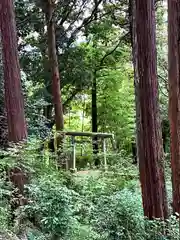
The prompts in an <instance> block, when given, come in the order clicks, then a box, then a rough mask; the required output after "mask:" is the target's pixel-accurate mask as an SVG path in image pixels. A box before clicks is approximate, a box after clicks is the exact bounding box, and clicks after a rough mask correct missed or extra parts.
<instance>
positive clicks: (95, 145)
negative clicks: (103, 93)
mask: <svg viewBox="0 0 180 240" xmlns="http://www.w3.org/2000/svg"><path fill="white" fill-rule="evenodd" d="M94 6H95V9H97V7H98V2H97V0H94ZM97 19H98V16H97V11H96V12H95V22H96V21H97ZM93 46H94V48H96V43H94V44H93ZM95 61H96V59H95ZM91 97H92V107H91V108H92V110H91V111H92V132H97V131H98V124H97V82H96V70H95V71H94V73H93V79H92V91H91ZM92 140H93V144H92V147H93V155H94V164H95V166H98V165H100V160H99V158H98V156H97V154H98V138H97V137H93V138H92Z"/></svg>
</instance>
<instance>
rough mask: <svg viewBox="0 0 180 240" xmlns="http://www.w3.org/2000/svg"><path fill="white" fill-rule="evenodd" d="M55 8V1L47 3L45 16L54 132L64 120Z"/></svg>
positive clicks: (61, 125)
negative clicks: (54, 124)
mask: <svg viewBox="0 0 180 240" xmlns="http://www.w3.org/2000/svg"><path fill="white" fill-rule="evenodd" d="M55 8H56V5H55V1H47V5H46V9H45V15H46V23H47V39H48V56H49V63H50V68H51V77H52V85H51V87H52V98H53V103H54V111H55V123H56V130H57V131H60V130H63V128H64V118H63V106H62V99H61V88H60V75H59V65H58V58H57V52H56V35H55V23H54V11H55Z"/></svg>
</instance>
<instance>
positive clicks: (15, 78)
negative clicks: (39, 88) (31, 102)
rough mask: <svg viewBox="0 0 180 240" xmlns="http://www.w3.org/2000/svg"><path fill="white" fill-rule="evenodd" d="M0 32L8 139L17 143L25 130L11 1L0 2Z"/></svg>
mask: <svg viewBox="0 0 180 240" xmlns="http://www.w3.org/2000/svg"><path fill="white" fill-rule="evenodd" d="M0 30H1V38H2V48H3V50H2V53H3V54H2V55H3V69H4V87H5V107H6V112H7V122H8V138H9V141H11V142H19V141H22V140H24V139H26V137H27V128H26V121H25V114H24V101H23V94H22V87H21V76H20V66H19V59H18V50H17V35H16V24H15V13H14V5H13V1H12V0H6V1H3V0H1V1H0Z"/></svg>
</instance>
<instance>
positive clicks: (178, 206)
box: [168, 0, 180, 213]
mask: <svg viewBox="0 0 180 240" xmlns="http://www.w3.org/2000/svg"><path fill="white" fill-rule="evenodd" d="M179 24H180V2H179V1H177V0H176V1H171V0H168V37H169V38H168V46H169V54H168V58H169V59H168V60H169V62H168V64H169V120H170V136H171V144H170V148H171V168H172V186H173V210H174V212H178V213H180V188H179V186H180V122H179V120H180V43H179V39H180V25H179Z"/></svg>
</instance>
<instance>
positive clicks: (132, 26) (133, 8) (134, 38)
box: [129, 0, 140, 163]
mask: <svg viewBox="0 0 180 240" xmlns="http://www.w3.org/2000/svg"><path fill="white" fill-rule="evenodd" d="M135 20H136V3H135V0H129V27H130V39H131V47H132V62H133V69H134V93H135V109H136V118H135V119H136V121H135V123H136V132H135V134H136V153H135V154H136V159H134V160H135V162H134V163H137V162H138V159H139V151H138V146H139V144H138V142H139V140H138V137H139V130H140V123H139V121H140V112H139V102H138V101H139V100H138V84H139V77H138V65H137V63H138V61H137V35H136V21H135ZM132 144H133V141H132ZM133 155H134V154H133Z"/></svg>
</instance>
